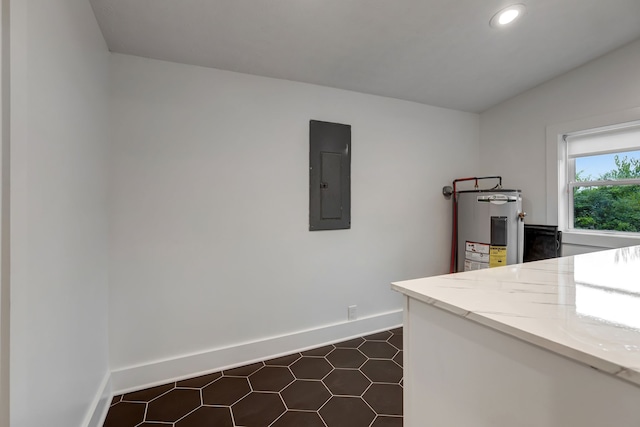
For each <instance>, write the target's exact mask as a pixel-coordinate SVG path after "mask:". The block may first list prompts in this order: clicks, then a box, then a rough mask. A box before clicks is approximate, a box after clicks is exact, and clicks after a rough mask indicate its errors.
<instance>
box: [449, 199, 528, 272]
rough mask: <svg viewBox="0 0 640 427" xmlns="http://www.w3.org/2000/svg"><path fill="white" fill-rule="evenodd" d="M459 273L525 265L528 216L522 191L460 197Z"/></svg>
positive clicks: (458, 228) (458, 200) (458, 201)
mask: <svg viewBox="0 0 640 427" xmlns="http://www.w3.org/2000/svg"><path fill="white" fill-rule="evenodd" d="M456 210H457V271H470V270H479V269H482V268H489V267H500V266H503V265H508V264H516V263H521V262H522V257H523V251H524V216H525V214H524V212H523V211H522V197H521V194H520V190H502V189H498V190H470V191H459V192H458V193H457V209H456Z"/></svg>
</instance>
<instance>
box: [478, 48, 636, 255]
mask: <svg viewBox="0 0 640 427" xmlns="http://www.w3.org/2000/svg"><path fill="white" fill-rule="evenodd" d="M639 70H640V41H636V42H634V43H631V44H629V45H627V46H624V47H623V48H621V49H618V50H616V51H614V52H612V53H609V54H607V55H605V56H603V57H601V58H599V59H596V60H594V61H592V62H589V63H588V64H586V65H584V66H582V67H579V68H577V69H575V70H573V71H570V72H568V73H566V74H564V75H562V76H560V77H557V78H555V79H553V80H551V81H549V82H547V83H545V84H543V85H541V86H538V87H536V88H534V89H531V90H529V91H527V92H525V93H523V94H521V95H519V96H516V97H515V98H512V99H510V100H508V101H505V102H503V103H501V104H500V105H497V106H496V107H493V108H491V109H489V110H487V111H485V112H483V113H482V114H481V115H480V146H481V150H480V164H481V166H482V172H483V173H485V174H489V173H491V174H494V173H495V174H500V175H502V176H503V178H504V182H505V184H506V185H507V186H509V187H516V188H520V189H522V192H523V199H524V208H525V211H527V212H528V214H529V216H528V218H527V222H528V223H532V224H546V223H547V217H546V213H547V195H546V157H545V152H546V147H545V144H546V127H547V126H549V125H554V124H558V123H565V122H570V121H573V120H578V119H583V118H588V117H592V116H599V115H604V114H609V113H612V112H617V111H621V110H626V109H629V108H633V107H638V106H640V72H639ZM564 249H565V251H564V252H565V253H564V254H565V255H569V254H573V253H578V252H585V251H590V250H594V249H596V248H591V247H575V246H567V245H565V248H564Z"/></svg>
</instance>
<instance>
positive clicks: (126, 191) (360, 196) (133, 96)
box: [109, 54, 478, 370]
mask: <svg viewBox="0 0 640 427" xmlns="http://www.w3.org/2000/svg"><path fill="white" fill-rule="evenodd" d="M111 85H112V92H111V93H112V105H111V111H112V122H111V123H112V135H113V164H112V169H111V177H112V181H111V191H112V193H111V200H110V209H111V217H110V221H111V222H110V224H111V230H110V236H111V239H112V240H111V249H110V251H111V270H110V272H111V285H110V300H109V302H110V304H109V311H110V344H111V347H110V350H111V363H112V367H113V368H114V369H116V370H117V369H121V368H126V367H130V366H133V365H138V364H141V365H144V364H147V363H150V362H152V361H157V360H161V359H165V358H179V357H181V356H183V355H186V354H190V353H197V352H203V351H208V350H210V349H214V348H218V347H224V346H234V345H236V344H239V343H242V342H251V341H254V340H259V339H264V338H268V337H272V336H275V335H280V334H288V333H293V332H296V331H302V330H305V329H309V328H315V327H319V326H323V325H328V324H333V323H339V322H343V321H346V317H347V306H348V305H351V304H357V305H358V311H359V316H360V317H365V316H375V315H378V314H381V313H385V312H389V311H393V310H400V309H401V307H402V306H401V298H400V296H399V295H396V294H394V293H393V292H392V291H391V290H390V282H391V281H392V280H402V279H409V278H414V277H421V276H425V275H432V274H437V273H444V272H446V270H447V267H448V255H449V225H450V202H449V201H446V200H444V198H443V197H442V195H441V188H442V186H443V185H446V184H448V183H450V182H451V180H452V179H453V178H455V177H456V176H459V175H469V174H474V173H475V172H476V169H477V161H478V116H477V115H474V114H469V113H461V112H457V111H452V110H445V109H440V108H434V107H429V106H425V105H420V104H415V103H410V102H405V101H399V100H394V99H389V98H382V97H376V96H370V95H364V94H359V93H354V92H348V91H342V90H336V89H331V88H326V87H320V86H314V85H308V84H300V83H293V82H288V81H282V80H275V79H268V78H263V77H256V76H249V75H243V74H238V73H232V72H224V71H219V70H213V69H205V68H198V67H193V66H185V65H178V64H173V63H167V62H161V61H155V60H148V59H143V58H137V57H131V56H124V55H118V54H115V55H112V57H111ZM310 119H315V120H324V121H333V122H340V123H346V124H350V125H352V144H353V146H352V153H353V154H352V228H351V229H350V230H341V231H320V232H309V231H308V192H309V190H308V186H309V178H308V156H309V155H308V151H309V148H308V132H309V130H308V129H309V120H310ZM242 357H243V356H242V354H238V355H237V360H238V361H242V360H243V359H242ZM212 368H214V367H212Z"/></svg>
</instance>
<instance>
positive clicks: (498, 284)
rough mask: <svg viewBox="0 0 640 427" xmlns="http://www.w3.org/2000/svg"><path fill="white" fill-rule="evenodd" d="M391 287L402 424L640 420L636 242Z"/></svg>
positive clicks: (502, 426)
mask: <svg viewBox="0 0 640 427" xmlns="http://www.w3.org/2000/svg"><path fill="white" fill-rule="evenodd" d="M392 288H393V289H394V290H396V291H398V292H401V293H403V294H404V296H405V302H404V369H405V373H404V426H405V427H424V426H429V427H444V426H447V427H449V426H451V427H525V426H527V427H528V426H531V427H534V426H535V427H572V426H580V427H603V426H616V427H632V426H633V427H639V426H640V246H638V247H631V248H622V249H614V250H609V251H603V252H597V253H591V254H584V255H577V256H571V257H565V258H556V259H550V260H545V261H537V262H532V263H526V264H518V265H511V266H506V267H500V268H493V269H486V270H479V271H472V272H465V273H457V274H450V275H444V276H437V277H430V278H423V279H416V280H408V281H403V282H397V283H393V284H392Z"/></svg>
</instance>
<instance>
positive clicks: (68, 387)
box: [10, 0, 109, 427]
mask: <svg viewBox="0 0 640 427" xmlns="http://www.w3.org/2000/svg"><path fill="white" fill-rule="evenodd" d="M108 57H109V53H108V50H107V48H106V44H105V42H104V40H103V38H102V35H101V33H100V30H99V28H98V25H97V22H96V20H95V18H94V15H93V12H92V10H91V6H90V5H89V2H88V1H84V0H82V1H79V0H15V1H12V2H11V91H12V93H11V163H10V167H11V212H10V213H11V320H10V322H11V325H10V327H11V348H10V357H11V359H10V367H11V372H10V375H11V378H10V381H11V390H10V391H11V407H10V410H11V426H12V427H27V426H29V427H31V426H33V427H35V426H44V425H47V426H70V427H71V426H80V425H86V424H88V420H89V417H91V416H92V415H93V408H94V407H95V405H96V403H97V402H96V399H98V398H100V397H102V395H103V391H104V390H103V388H104V387H103V385H104V384H105V379H108V373H109V366H108V348H107V347H108V336H107V298H108V294H107V286H108V283H107V269H108V253H107V244H108V239H107V232H108V225H107V215H106V197H107V192H106V184H107V180H106V162H107V149H108V146H107V144H108V136H107V131H108V126H107V120H108V113H109V111H108V83H109V81H108ZM94 421H95V420H94Z"/></svg>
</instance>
